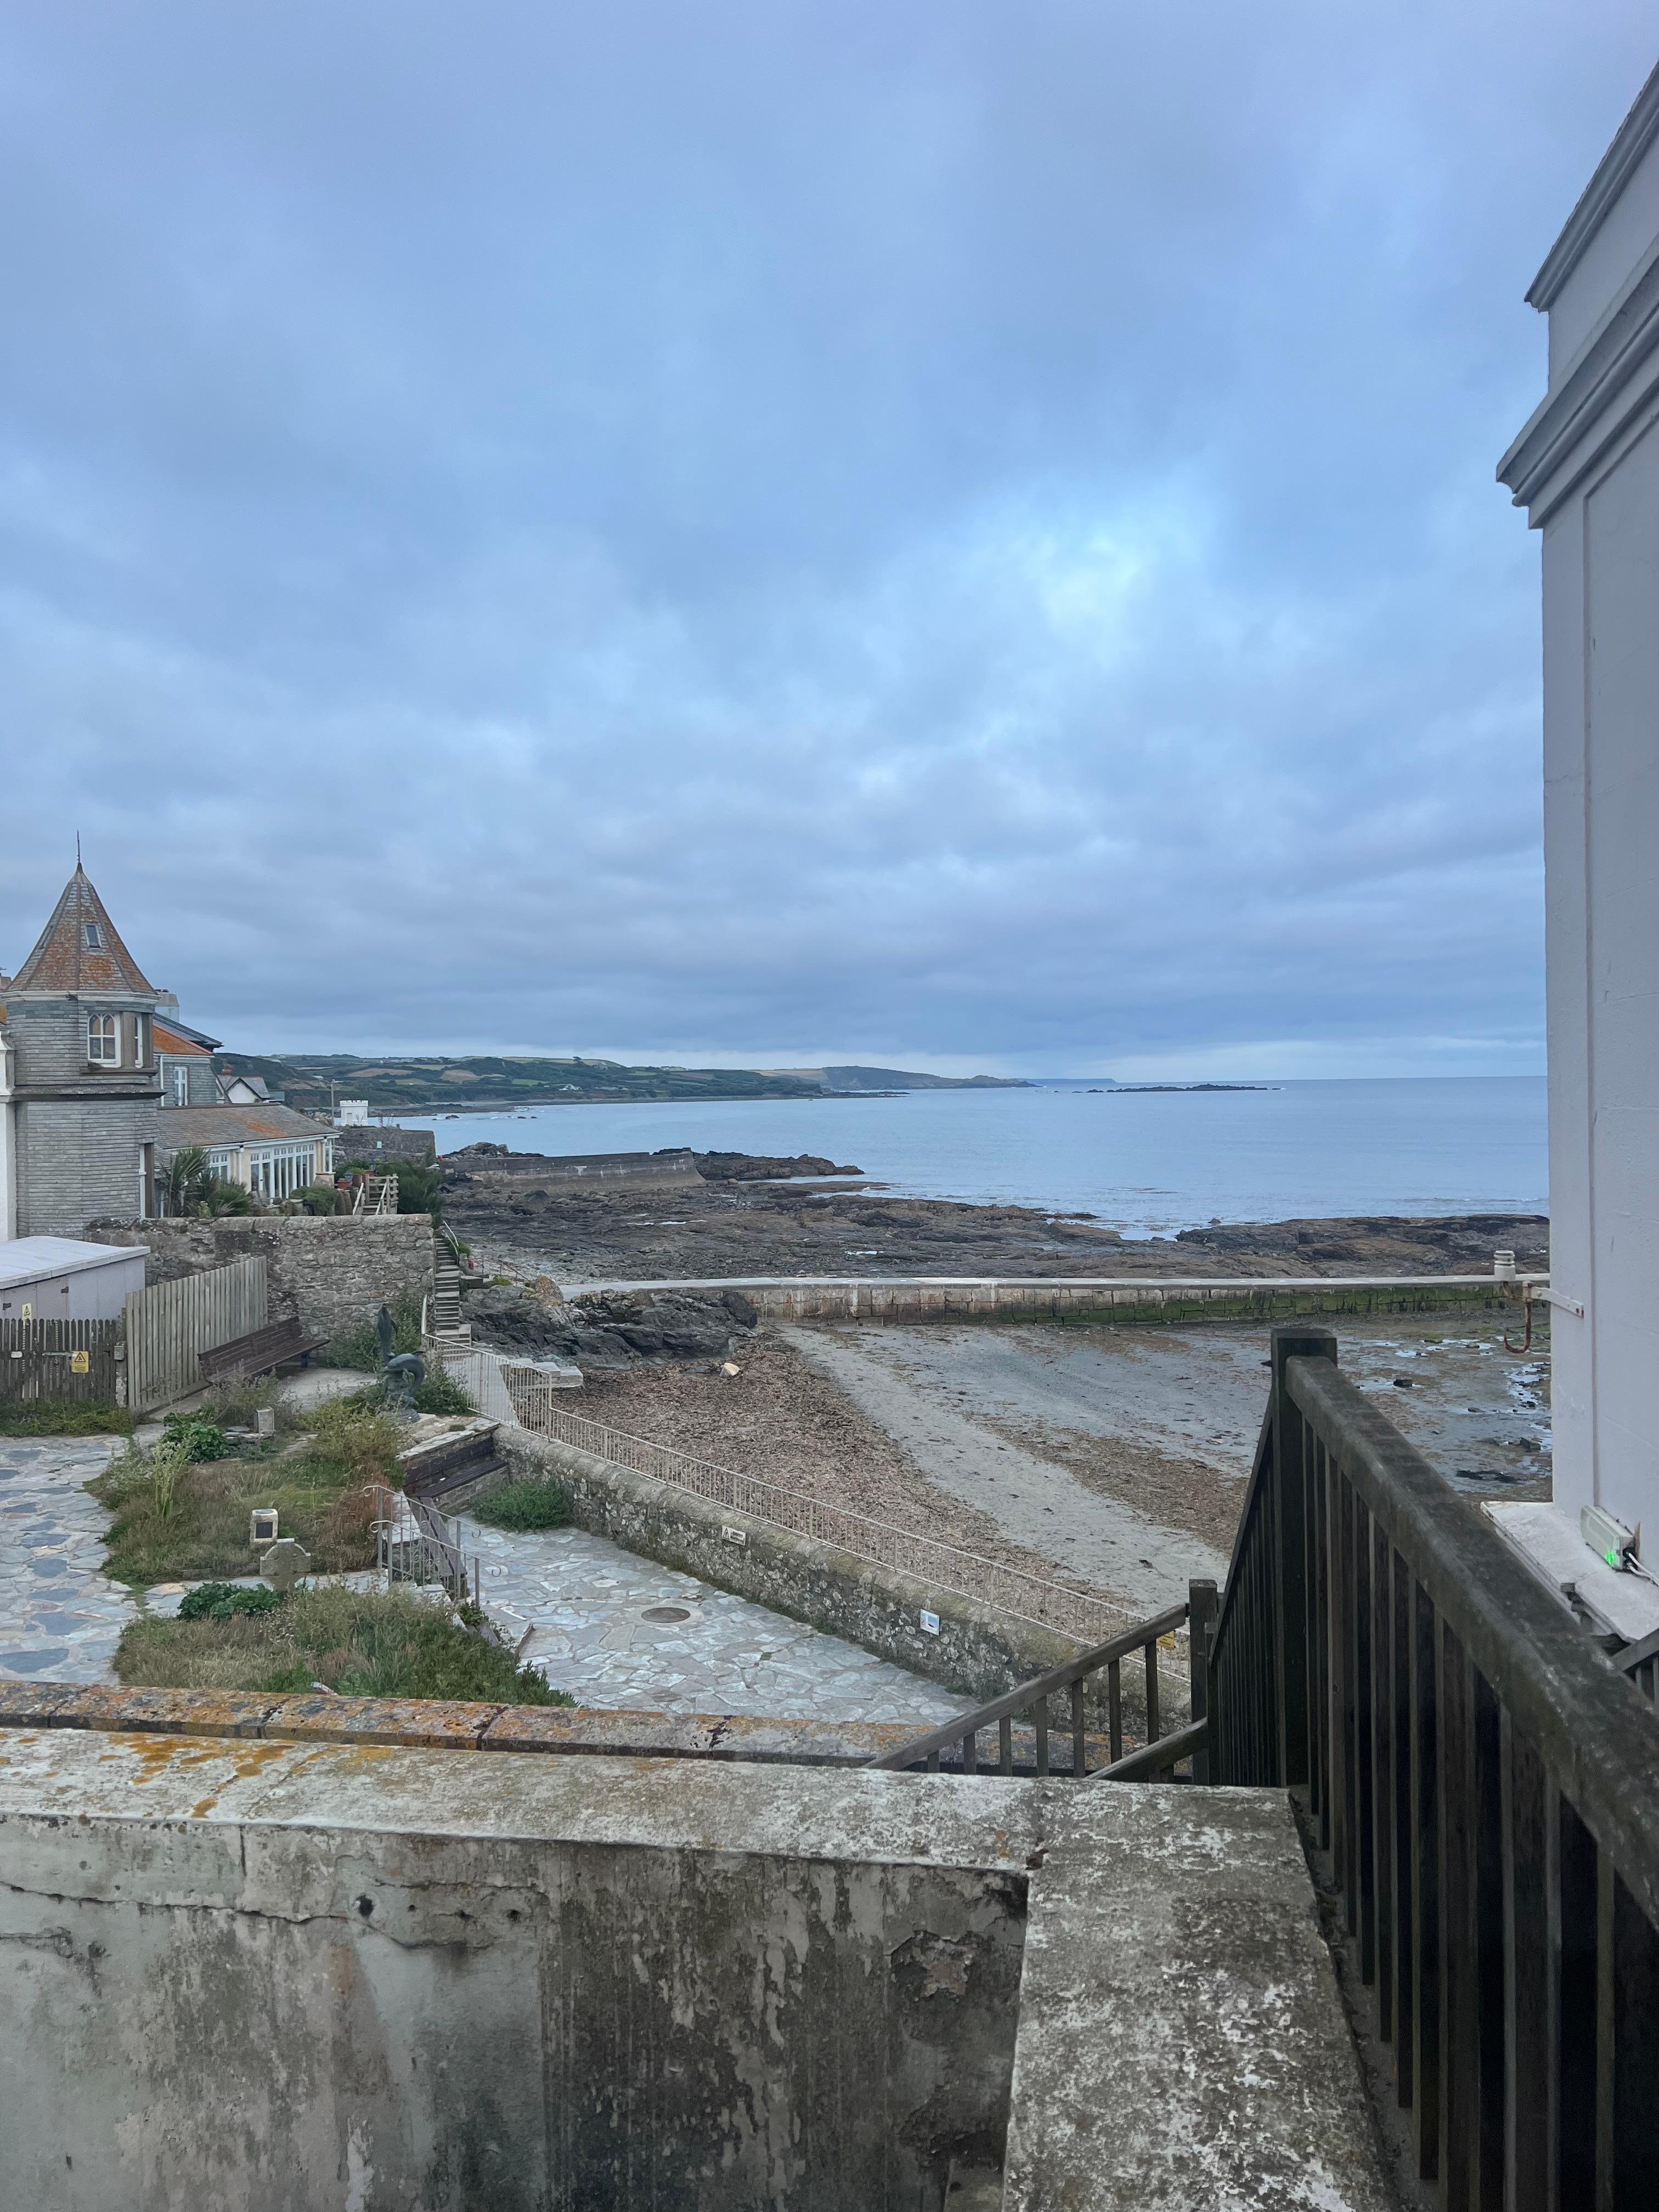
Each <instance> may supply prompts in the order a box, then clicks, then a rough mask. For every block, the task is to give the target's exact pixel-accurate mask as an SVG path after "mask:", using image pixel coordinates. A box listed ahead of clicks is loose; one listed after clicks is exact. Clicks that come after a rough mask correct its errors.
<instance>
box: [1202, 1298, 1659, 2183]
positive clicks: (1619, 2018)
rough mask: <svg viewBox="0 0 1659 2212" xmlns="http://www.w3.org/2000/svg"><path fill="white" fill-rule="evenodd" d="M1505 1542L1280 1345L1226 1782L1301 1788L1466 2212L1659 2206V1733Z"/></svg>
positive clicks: (1241, 1534) (1240, 1564)
mask: <svg viewBox="0 0 1659 2212" xmlns="http://www.w3.org/2000/svg"><path fill="white" fill-rule="evenodd" d="M1648 1663H1649V1662H1648V1661H1646V1660H1644V1659H1642V1658H1638V1659H1637V1660H1635V1662H1633V1665H1632V1669H1631V1673H1630V1674H1625V1673H1621V1671H1620V1668H1619V1667H1618V1666H1617V1665H1616V1664H1615V1663H1614V1662H1613V1661H1611V1660H1609V1658H1608V1657H1607V1655H1606V1654H1605V1653H1604V1652H1603V1651H1602V1650H1600V1649H1599V1648H1598V1647H1597V1646H1596V1644H1595V1642H1594V1641H1593V1640H1592V1639H1591V1638H1589V1637H1588V1636H1587V1635H1586V1633H1585V1632H1584V1631H1583V1629H1582V1628H1581V1627H1580V1626H1578V1624H1577V1622H1576V1621H1575V1620H1573V1618H1572V1617H1571V1614H1570V1613H1568V1612H1567V1611H1566V1610H1565V1607H1562V1606H1560V1605H1559V1604H1558V1603H1557V1602H1556V1601H1554V1599H1553V1597H1552V1596H1551V1595H1550V1593H1549V1592H1548V1591H1547V1589H1545V1588H1544V1587H1543V1585H1542V1584H1541V1583H1539V1582H1537V1581H1536V1580H1535V1579H1534V1577H1533V1575H1532V1573H1531V1572H1530V1571H1529V1570H1528V1568H1527V1566H1526V1565H1524V1564H1523V1563H1522V1560H1521V1559H1519V1558H1518V1557H1517V1556H1516V1555H1515V1554H1514V1553H1512V1552H1511V1551H1510V1548H1509V1547H1508V1546H1507V1545H1506V1544H1505V1543H1504V1540H1503V1538H1502V1537H1501V1536H1499V1535H1498V1533H1497V1531H1496V1530H1495V1529H1494V1528H1492V1526H1491V1525H1490V1523H1489V1522H1487V1521H1486V1518H1485V1516H1483V1515H1481V1514H1480V1512H1478V1511H1476V1510H1473V1509H1472V1508H1471V1506H1470V1505H1469V1504H1468V1501H1467V1500H1466V1499H1464V1498H1460V1497H1459V1496H1457V1495H1456V1494H1455V1492H1453V1491H1452V1490H1451V1489H1450V1488H1449V1486H1447V1484H1446V1483H1445V1481H1444V1480H1443V1477H1442V1476H1441V1475H1439V1474H1437V1472H1436V1470H1435V1469H1434V1468H1432V1467H1431V1466H1430V1465H1429V1463H1428V1462H1426V1461H1425V1459H1424V1458H1423V1457H1422V1455H1420V1454H1419V1452H1418V1451H1416V1450H1415V1449H1414V1448H1413V1446H1412V1445H1411V1444H1409V1443H1407V1442H1406V1440H1405V1439H1404V1437H1401V1435H1400V1434H1399V1432H1398V1431H1396V1430H1395V1429H1394V1428H1393V1427H1392V1426H1391V1425H1390V1424H1389V1422H1388V1421H1387V1420H1386V1419H1384V1418H1383V1415H1382V1414H1381V1413H1379V1412H1378V1411H1377V1409H1376V1407H1374V1406H1373V1405H1371V1404H1370V1403H1369V1402H1368V1401H1367V1400H1366V1399H1365V1398H1364V1396H1363V1395H1361V1393H1360V1392H1359V1391H1358V1390H1356V1389H1354V1388H1353V1387H1352V1385H1351V1384H1350V1383H1348V1382H1347V1381H1346V1379H1345V1378H1344V1377H1343V1376H1341V1375H1340V1374H1339V1372H1338V1371H1337V1366H1336V1342H1335V1339H1334V1337H1333V1336H1331V1335H1330V1334H1328V1333H1327V1332H1325V1331H1322V1330H1318V1329H1315V1328H1309V1327H1308V1326H1307V1325H1306V1324H1304V1325H1301V1326H1300V1327H1296V1326H1291V1327H1285V1328H1278V1329H1275V1330H1274V1332H1273V1394H1272V1398H1271V1401H1270V1403H1269V1407H1268V1412H1267V1419H1266V1421H1265V1422H1264V1425H1263V1429H1262V1435H1261V1445H1260V1448H1259V1449H1258V1451H1257V1455H1256V1459H1255V1468H1254V1472H1253V1474H1252V1475H1251V1479H1250V1485H1249V1492H1248V1495H1247V1498H1246V1500H1245V1504H1244V1509H1243V1518H1242V1520H1241V1522H1240V1526H1239V1531H1238V1538H1237V1544H1236V1546H1235V1548H1234V1553H1233V1559H1232V1567H1231V1573H1230V1575H1229V1577H1228V1582H1227V1589H1226V1593H1225V1597H1224V1599H1223V1601H1222V1603H1221V1606H1220V1609H1219V1612H1218V1616H1217V1620H1216V1624H1215V1629H1214V1633H1213V1637H1212V1641H1211V1649H1210V1654H1209V1690H1210V1698H1211V1713H1212V1723H1213V1729H1214V1758H1213V1771H1214V1773H1215V1776H1216V1778H1217V1779H1218V1780H1219V1781H1222V1782H1227V1783H1246V1784H1270V1785H1279V1786H1283V1785H1285V1784H1288V1785H1290V1786H1291V1788H1292V1790H1294V1791H1295V1792H1296V1793H1297V1796H1298V1799H1299V1800H1300V1802H1302V1803H1303V1805H1304V1809H1305V1813H1306V1816H1307V1822H1308V1830H1309V1835H1310V1844H1311V1846H1312V1849H1313V1850H1314V1853H1315V1857H1316V1866H1317V1867H1318V1868H1319V1869H1321V1870H1322V1872H1323V1873H1324V1874H1325V1875H1326V1876H1327V1877H1328V1881H1329V1882H1330V1884H1331V1886H1332V1887H1333V1888H1334V1892H1335V1893H1336V1896H1337V1898H1338V1899H1339V1901H1340V1902H1339V1911H1340V1917H1341V1919H1342V1921H1343V1923H1345V1925H1346V1932H1347V1936H1348V1938H1349V1939H1350V1942H1351V1946H1352V1960H1353V1966H1354V1970H1355V1977H1356V1979H1357V1980H1358V1982H1359V1983H1361V1984H1363V1985H1364V1988H1365V1990H1368V1991H1369V1992H1370V2004H1369V2008H1370V2024H1371V2025H1372V2027H1374V2032H1375V2033H1376V2037H1377V2039H1379V2041H1380V2043H1381V2045H1383V2049H1384V2050H1385V2051H1386V2052H1387V2054H1388V2064H1389V2075H1390V2081H1389V2087H1390V2090H1391V2093H1392V2096H1393V2098H1394V2100H1395V2101H1396V2102H1397V2105H1398V2106H1399V2109H1400V2112H1401V2117H1402V2121H1403V2124H1404V2126H1405V2128H1406V2130H1407V2133H1408V2136H1409V2142H1410V2152H1411V2156H1412V2158H1413V2162H1414V2164H1415V2166H1416V2170H1417V2172H1418V2174H1419V2177H1420V2179H1422V2180H1423V2181H1425V2182H1427V2183H1429V2184H1431V2185H1432V2191H1433V2195H1434V2197H1435V2200H1436V2201H1437V2203H1440V2204H1443V2205H1444V2206H1446V2207H1448V2208H1449V2212H1462V2208H1465V2207H1471V2208H1473V2207H1480V2208H1486V2207H1489V2206H1490V2207H1498V2208H1503V2212H1522V2208H1526V2209H1527V2212H1530V2208H1533V2207H1537V2208H1540V2212H1580V2208H1583V2212H1626V2208H1634V2207H1636V2206H1638V2205H1639V2206H1643V2207H1647V2206H1651V2205H1653V2204H1655V2203H1659V2120H1656V2116H1659V1932H1656V1931H1659V1723H1656V1717H1655V1714H1654V1711H1653V1709H1652V1707H1651V1706H1650V1705H1649V1704H1648V1703H1647V1702H1646V1700H1645V1699H1644V1697H1643V1695H1642V1692H1641V1691H1640V1690H1639V1689H1638V1687H1637V1686H1636V1684H1635V1681H1634V1680H1632V1679H1631V1675H1632V1674H1638V1673H1639V1671H1640V1669H1641V1668H1643V1667H1644V1666H1645V1665H1647V1664H1648Z"/></svg>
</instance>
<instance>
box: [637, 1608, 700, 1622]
mask: <svg viewBox="0 0 1659 2212" xmlns="http://www.w3.org/2000/svg"><path fill="white" fill-rule="evenodd" d="M642 1617H643V1618H644V1619H645V1620H690V1618H691V1611H690V1607H689V1606H684V1605H648V1606H647V1607H646V1608H645V1612H644V1614H643V1616H642Z"/></svg>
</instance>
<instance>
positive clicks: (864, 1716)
mask: <svg viewBox="0 0 1659 2212" xmlns="http://www.w3.org/2000/svg"><path fill="white" fill-rule="evenodd" d="M459 1534H460V1541H461V1543H462V1546H463V1547H464V1548H465V1550H466V1551H467V1552H469V1553H476V1554H477V1558H478V1561H479V1566H480V1573H479V1592H480V1595H481V1597H482V1599H483V1605H484V1608H485V1610H486V1611H487V1612H488V1613H489V1616H490V1618H491V1620H493V1621H494V1622H495V1625H496V1626H497V1627H498V1628H499V1629H500V1630H501V1633H502V1634H503V1635H504V1636H506V1637H507V1639H508V1641H509V1642H511V1643H513V1644H519V1643H520V1642H523V1644H524V1650H523V1655H522V1656H524V1658H525V1659H526V1661H527V1662H529V1663H530V1664H532V1666H535V1667H538V1668H540V1670H541V1672H542V1673H543V1674H544V1675H545V1676H546V1677H547V1680H549V1682H550V1683H551V1684H552V1686H553V1687H554V1688H555V1689H559V1690H567V1691H568V1692H569V1693H570V1694H571V1696H572V1697H574V1698H575V1699H577V1700H578V1701H579V1702H580V1704H582V1705H599V1706H603V1707H605V1708H606V1709H607V1710H621V1711H627V1710H629V1709H630V1708H639V1709H642V1710H645V1711H652V1712H661V1713H675V1712H702V1713H707V1712H723V1713H744V1714H754V1715H763V1716H767V1717H773V1718H776V1719H780V1720H856V1721H893V1722H905V1723H908V1722H912V1721H914V1722H915V1723H916V1724H917V1728H918V1732H920V1731H921V1729H928V1728H938V1727H939V1726H940V1725H941V1724H942V1723H944V1722H945V1721H947V1720H951V1719H952V1718H954V1717H955V1716H956V1715H957V1714H958V1713H963V1712H967V1711H970V1710H971V1709H972V1706H973V1703H974V1700H973V1699H970V1698H963V1697H958V1696H956V1695H955V1694H953V1693H952V1692H951V1691H949V1690H945V1689H941V1688H940V1687H939V1685H938V1684H937V1683H934V1682H929V1681H926V1680H923V1678H922V1677H921V1675H919V1674H910V1673H908V1671H907V1670H906V1669H905V1668H902V1667H895V1666H893V1665H892V1664H891V1663H890V1662H889V1661H887V1660H884V1659H878V1658H875V1657H874V1656H872V1654H871V1653H869V1652H867V1651H861V1650H860V1649H859V1648H858V1646H857V1645H856V1644H846V1643H843V1642H842V1639H841V1638H839V1637H836V1636H826V1635H824V1634H823V1632H821V1631H820V1630H818V1629H816V1628H809V1627H807V1626H805V1623H804V1622H801V1621H798V1620H789V1619H788V1618H787V1615H785V1614H783V1613H769V1612H768V1611H767V1610H766V1608H765V1607H763V1606H758V1605H753V1604H750V1601H748V1600H747V1599H746V1598H740V1597H733V1596H732V1595H730V1594H729V1593H728V1592H726V1591H725V1590H719V1589H714V1588H712V1587H711V1586H710V1585H709V1584H708V1583H701V1582H698V1581H697V1580H696V1578H695V1577H693V1576H690V1575H684V1574H680V1573H678V1572H677V1571H675V1570H674V1569H673V1568H671V1567H664V1566H659V1565H657V1564H656V1562H655V1561H654V1560H651V1559H639V1558H637V1557H636V1556H635V1554H634V1553H631V1552H624V1551H623V1549H622V1548H621V1547H620V1546H619V1545H616V1544H612V1543H611V1542H609V1541H607V1540H606V1539H605V1537H603V1536H590V1535H588V1534H586V1532H585V1531H584V1530H582V1529H580V1528H554V1529H548V1530H545V1531H541V1532H535V1533H520V1532H516V1531H513V1532H509V1531H507V1530H505V1529H500V1528H485V1527H484V1526H483V1523H482V1522H477V1521H474V1520H472V1519H471V1518H470V1517H469V1516H466V1515H465V1514H463V1515H461V1516H459ZM653 1616H655V1617H653ZM526 1639H527V1640H526Z"/></svg>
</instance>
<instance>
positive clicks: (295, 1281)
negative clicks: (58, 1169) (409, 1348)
mask: <svg viewBox="0 0 1659 2212" xmlns="http://www.w3.org/2000/svg"><path fill="white" fill-rule="evenodd" d="M82 1233H83V1234H84V1235H85V1236H86V1237H88V1239H90V1240H91V1241H92V1242H94V1243H100V1244H133V1245H137V1244H142V1245H143V1246H145V1247H146V1249H148V1250H149V1262H148V1264H147V1266H146V1268H145V1279H146V1280H147V1281H148V1282H150V1283H165V1282H171V1281H173V1280H174V1279H176V1278H177V1277H179V1276H180V1275H195V1274H200V1273H203V1272H204V1270H206V1269H208V1268H210V1267H226V1266H228V1264H229V1262H230V1261H233V1260H244V1259H247V1258H248V1257H250V1256H259V1257H262V1258H264V1260H265V1261H267V1263H268V1265H269V1269H270V1273H269V1278H268V1279H269V1282H270V1318H271V1319H272V1321H283V1320H285V1319H287V1318H288V1317H289V1316H290V1315H292V1316H297V1317H298V1318H299V1320H300V1322H301V1323H302V1324H303V1326H304V1327H305V1328H306V1330H307V1333H308V1334H312V1335H313V1336H320V1337H325V1338H327V1337H334V1336H339V1335H342V1334H344V1333H345V1332H346V1331H347V1330H349V1329H354V1328H361V1327H362V1323H363V1322H366V1321H369V1320H372V1319H373V1318H374V1314H375V1313H376V1312H377V1311H378V1310H379V1308H380V1304H381V1303H382V1301H392V1300H396V1299H398V1298H400V1297H424V1296H425V1295H426V1294H427V1293H428V1291H430V1290H431V1288H432V1222H431V1219H430V1217H429V1216H428V1215H427V1214H424V1213H384V1214H368V1215H364V1216H362V1217H358V1218H353V1217H352V1216H350V1215H347V1214H336V1215H332V1216H331V1215H328V1214H309V1213H267V1214H253V1215H247V1214H228V1215H226V1216H225V1217H224V1218H222V1219H221V1220H217V1221H202V1220H194V1221H192V1220H187V1219H182V1218H181V1219H179V1220H176V1221H175V1220H166V1221H95V1222H94V1223H92V1224H91V1225H90V1226H89V1227H88V1228H87V1229H86V1230H85V1231H83V1232H82Z"/></svg>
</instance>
